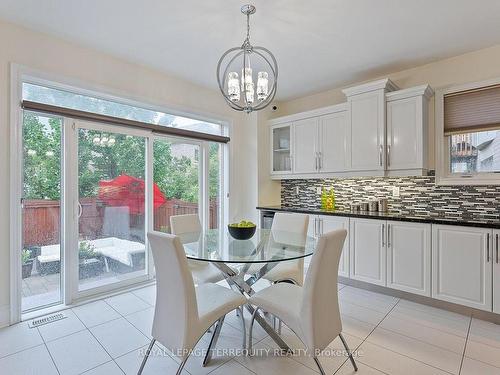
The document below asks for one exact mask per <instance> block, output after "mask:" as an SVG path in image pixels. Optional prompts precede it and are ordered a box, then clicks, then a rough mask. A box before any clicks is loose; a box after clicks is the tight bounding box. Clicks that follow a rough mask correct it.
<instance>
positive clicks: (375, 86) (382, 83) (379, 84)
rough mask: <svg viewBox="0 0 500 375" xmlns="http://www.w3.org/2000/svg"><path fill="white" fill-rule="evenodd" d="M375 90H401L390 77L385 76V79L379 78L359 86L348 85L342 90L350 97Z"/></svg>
mask: <svg viewBox="0 0 500 375" xmlns="http://www.w3.org/2000/svg"><path fill="white" fill-rule="evenodd" d="M375 90H385V91H386V92H390V91H395V90H399V87H398V86H397V85H396V84H395V83H394V82H392V81H391V80H390V79H389V78H384V79H379V80H378V81H373V82H368V83H364V84H362V85H358V86H352V87H348V88H346V89H343V90H342V92H343V93H344V95H345V96H347V97H349V96H353V95H358V94H363V93H365V92H370V91H375Z"/></svg>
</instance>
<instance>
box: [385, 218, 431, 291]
mask: <svg viewBox="0 0 500 375" xmlns="http://www.w3.org/2000/svg"><path fill="white" fill-rule="evenodd" d="M386 246H387V287H389V288H393V289H399V290H403V291H405V292H410V293H414V294H420V295H423V296H427V297H430V296H431V225H430V224H420V223H410V222H402V221H388V222H387V241H386Z"/></svg>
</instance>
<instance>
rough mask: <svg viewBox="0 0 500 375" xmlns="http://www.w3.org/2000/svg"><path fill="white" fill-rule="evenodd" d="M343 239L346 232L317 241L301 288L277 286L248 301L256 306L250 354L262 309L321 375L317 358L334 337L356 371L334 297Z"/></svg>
mask: <svg viewBox="0 0 500 375" xmlns="http://www.w3.org/2000/svg"><path fill="white" fill-rule="evenodd" d="M346 235H347V231H346V230H345V229H340V230H336V231H331V232H328V233H326V234H324V235H323V236H321V237H320V238H319V240H318V244H317V247H316V251H315V253H314V255H313V258H312V260H311V264H310V265H309V269H308V271H307V275H306V280H305V282H304V286H303V287H300V286H298V285H293V284H288V283H278V284H274V285H272V286H270V287H269V288H266V289H263V290H262V291H260V292H258V293H256V294H254V295H253V296H252V297H251V298H250V299H249V302H250V303H251V304H253V305H255V306H257V308H256V309H255V312H254V314H253V316H252V320H251V322H250V334H249V344H248V348H249V352H250V353H251V351H252V330H253V324H254V320H255V316H256V314H258V311H259V310H260V309H262V310H263V311H266V312H269V313H271V314H273V315H274V316H276V317H278V318H279V319H280V320H281V321H282V322H283V323H285V324H286V325H287V326H288V327H289V328H290V329H291V330H292V331H293V332H294V333H295V334H296V335H297V337H298V338H299V339H300V340H301V341H302V342H303V343H304V345H305V347H306V350H307V353H308V354H309V355H311V356H312V357H313V358H314V361H315V362H316V365H317V366H318V368H319V370H320V373H321V374H323V375H324V374H325V372H324V370H323V368H322V366H321V363H320V362H319V360H318V355H319V354H320V353H321V352H322V351H323V350H324V349H325V348H326V347H327V346H328V345H329V344H330V343H331V342H332V341H333V340H334V339H335V338H336V337H337V336H339V337H340V340H341V341H342V344H343V345H344V347H345V349H346V351H347V352H348V353H349V359H350V360H351V363H352V365H353V367H354V370H355V371H357V370H358V368H357V366H356V362H355V361H354V357H353V356H352V353H351V351H350V350H349V347H348V345H347V342H346V341H345V339H344V337H343V336H342V333H341V332H342V320H341V318H340V310H339V302H338V294H337V270H338V266H339V261H340V255H341V254H342V247H343V246H344V240H345V237H346Z"/></svg>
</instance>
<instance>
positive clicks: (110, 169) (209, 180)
mask: <svg viewBox="0 0 500 375" xmlns="http://www.w3.org/2000/svg"><path fill="white" fill-rule="evenodd" d="M22 96H23V97H22V99H27V100H30V101H34V102H39V103H46V104H50V105H55V106H62V107H63V108H64V107H68V108H75V109H83V110H85V111H87V112H95V113H102V114H108V115H113V116H116V117H118V118H125V119H137V120H140V121H145V122H146V123H151V124H156V125H160V126H169V127H176V128H180V129H185V130H192V131H196V132H198V133H207V134H214V135H224V134H226V133H227V129H226V127H225V126H224V125H222V124H220V123H209V122H204V121H200V120H196V119H190V118H185V117H181V116H175V115H171V114H168V113H164V112H158V111H153V110H150V109H145V108H141V107H136V106H133V105H130V104H127V105H125V104H121V103H118V102H113V101H109V100H105V99H99V98H94V97H87V96H85V95H80V94H75V93H72V92H69V91H64V90H58V89H53V88H49V87H44V86H40V85H38V84H37V85H35V84H28V83H23V85H22ZM58 113H60V114H61V112H58ZM19 114H20V121H19V126H20V128H19V129H21V130H22V131H20V132H18V134H19V136H18V135H17V132H13V133H14V134H16V135H15V137H13V139H14V144H13V147H15V149H16V150H19V152H18V153H16V155H21V157H20V160H14V161H15V162H16V163H15V164H17V165H19V166H18V167H17V168H14V169H13V171H14V173H13V176H14V177H15V179H14V180H13V181H14V185H15V186H16V188H15V189H13V190H12V191H13V202H16V201H17V202H19V199H20V200H21V207H20V208H19V206H18V210H17V212H16V211H14V212H15V214H14V215H13V220H12V222H13V223H16V224H15V228H14V229H15V230H14V231H13V233H14V235H13V236H12V238H13V241H12V243H13V246H12V249H13V250H12V253H13V255H14V256H13V257H12V258H11V259H13V261H12V263H13V265H14V264H15V269H17V273H18V275H16V276H17V279H16V280H15V283H14V285H15V286H14V288H15V290H16V291H17V293H13V303H12V304H11V305H12V306H14V307H13V308H12V311H11V313H12V316H13V320H19V319H20V318H21V316H22V314H23V313H28V312H29V313H32V312H34V311H36V310H39V309H44V308H46V307H49V306H54V305H59V304H72V303H74V302H75V301H79V300H83V299H85V298H88V297H91V296H93V295H97V294H100V293H107V292H109V291H112V290H115V289H119V288H123V287H126V286H128V285H133V284H137V283H140V282H146V281H148V280H151V279H153V278H154V267H153V265H152V258H151V256H150V252H149V249H148V243H147V235H146V234H147V232H148V231H152V230H156V231H162V232H170V218H171V217H172V216H174V215H183V214H197V215H199V217H200V220H201V223H202V225H203V226H204V227H205V228H223V225H222V223H223V218H224V217H226V216H227V212H226V210H227V206H224V202H225V201H226V197H225V195H224V194H225V193H224V192H225V189H227V186H226V185H225V184H226V182H227V180H226V179H225V175H224V171H225V170H226V169H225V168H227V166H226V163H227V158H226V156H225V155H226V153H227V147H226V146H225V145H224V144H221V143H217V142H212V141H208V140H193V139H191V138H181V137H177V136H173V135H168V136H167V135H162V134H157V133H156V132H155V133H153V132H152V131H151V130H148V129H143V128H134V127H124V126H121V125H111V124H104V123H94V122H90V121H83V120H76V119H73V118H69V117H64V115H63V114H61V115H60V116H57V115H49V114H41V113H38V112H36V111H34V110H33V111H32V110H26V109H25V110H22V111H21V110H20V111H19ZM16 130H17V129H16ZM19 140H20V141H19ZM18 162H19V163H18ZM16 232H17V234H16ZM14 251H15V252H16V253H15V254H14ZM16 256H17V257H16Z"/></svg>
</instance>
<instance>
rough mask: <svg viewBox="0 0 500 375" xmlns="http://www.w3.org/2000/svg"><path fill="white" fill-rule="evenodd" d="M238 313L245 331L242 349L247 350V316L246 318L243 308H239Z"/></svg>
mask: <svg viewBox="0 0 500 375" xmlns="http://www.w3.org/2000/svg"><path fill="white" fill-rule="evenodd" d="M236 311H239V317H240V319H241V328H242V329H243V345H242V349H243V350H245V349H246V347H247V327H246V326H245V316H244V313H243V306H241V307H239V308H237V309H236Z"/></svg>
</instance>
